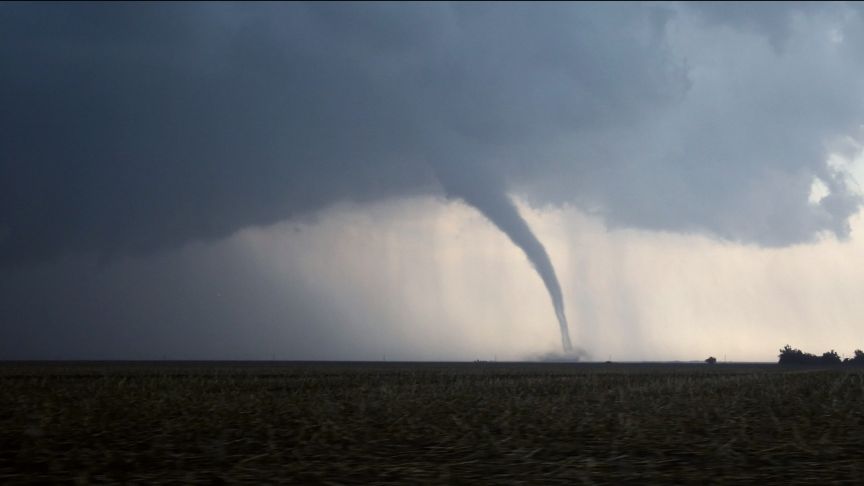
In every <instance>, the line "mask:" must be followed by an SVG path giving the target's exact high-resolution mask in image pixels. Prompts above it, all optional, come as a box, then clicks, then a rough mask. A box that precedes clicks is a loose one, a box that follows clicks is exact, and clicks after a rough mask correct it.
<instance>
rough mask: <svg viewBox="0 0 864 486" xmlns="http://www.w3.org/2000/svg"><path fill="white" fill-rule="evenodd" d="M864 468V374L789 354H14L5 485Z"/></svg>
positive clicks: (828, 472) (5, 390) (643, 479)
mask: <svg viewBox="0 0 864 486" xmlns="http://www.w3.org/2000/svg"><path fill="white" fill-rule="evenodd" d="M757 480H758V481H760V482H763V483H776V484H790V483H816V484H820V483H825V482H835V483H849V484H851V483H858V484H860V483H862V482H864V375H862V373H861V371H859V370H849V369H834V370H820V369H813V368H797V369H791V370H790V369H785V368H780V367H779V366H776V365H732V364H729V365H726V364H722V365H714V366H709V365H704V364H670V365H640V364H632V365H629V364H620V365H619V364H564V363H561V364H522V363H462V364H452V363H422V364H415V363H224V362H211V363H172V362H160V363H4V364H0V483H2V484H18V483H36V482H46V481H47V482H59V481H65V482H78V483H101V482H142V483H159V482H172V483H187V484H188V483H193V484H194V483H206V484H210V483H237V482H248V483H256V484H260V483H277V482H290V483H295V484H324V483H329V484H344V483H348V484H403V483H415V484H416V483H426V484H428V483H439V484H440V483H448V484H476V483H478V482H483V483H500V484H522V483H551V484H555V483H558V484H598V483H599V484H603V483H621V482H622V481H623V482H632V483H670V482H674V483H706V482H707V483H717V482H733V481H737V482H751V481H757Z"/></svg>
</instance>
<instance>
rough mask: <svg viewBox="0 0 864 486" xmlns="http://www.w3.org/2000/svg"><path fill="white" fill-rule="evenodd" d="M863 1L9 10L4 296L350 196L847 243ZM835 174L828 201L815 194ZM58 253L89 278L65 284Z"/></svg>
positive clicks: (745, 237)
mask: <svg viewBox="0 0 864 486" xmlns="http://www.w3.org/2000/svg"><path fill="white" fill-rule="evenodd" d="M861 15H862V14H861V11H860V8H858V7H856V6H854V5H853V6H847V5H846V4H830V5H827V6H822V5H819V4H783V5H775V4H756V5H751V4H749V3H748V4H731V5H729V4H723V6H722V8H721V7H720V6H718V5H716V4H683V5H682V4H662V5H656V4H609V5H607V4H564V5H559V4H540V5H537V4H506V5H486V4H473V3H456V4H444V3H434V4H420V5H412V6H408V5H401V4H383V5H380V4H378V5H371V4H361V5H357V4H300V3H291V4H252V5H249V4H245V3H244V4H224V3H214V4H191V3H190V4H143V5H139V4H104V3H102V4H70V5H63V4H49V5H42V4H35V3H34V4H14V3H12V4H9V3H7V4H2V5H0V63H2V65H3V74H2V75H0V147H2V151H0V267H2V268H3V269H4V274H3V275H0V289H2V290H3V291H2V293H0V308H2V309H3V310H4V314H6V315H7V316H9V315H14V316H18V317H16V319H18V320H20V321H22V322H23V321H27V320H28V319H30V320H40V321H42V322H48V321H53V320H57V319H60V317H59V315H58V316H54V317H51V316H48V315H43V314H40V313H41V312H48V310H44V311H39V312H36V314H39V315H40V316H42V317H38V319H37V317H33V316H34V315H35V314H33V312H35V311H33V309H35V308H36V307H38V306H34V307H26V306H24V307H22V306H23V305H24V304H22V303H21V302H23V301H22V298H23V297H22V294H21V293H20V291H19V289H21V288H23V287H22V285H21V284H22V282H26V281H28V279H35V278H37V277H36V276H38V275H43V279H52V280H57V281H58V282H66V285H67V286H68V287H69V288H72V287H74V286H75V285H76V284H75V282H76V277H75V275H78V274H87V275H89V274H90V273H92V272H93V271H95V270H93V268H91V267H89V266H83V267H80V268H78V267H75V268H73V267H71V266H68V265H67V264H66V263H62V262H64V261H66V260H64V258H76V257H77V255H80V254H85V255H89V256H96V257H98V258H101V259H103V261H107V262H112V261H114V260H112V257H116V256H118V255H123V256H125V255H151V256H153V257H154V258H158V257H159V255H160V254H161V253H162V252H165V251H167V250H171V249H177V248H181V247H182V246H183V245H185V244H189V243H190V242H202V241H212V240H218V239H224V238H225V237H227V236H229V235H231V234H234V233H236V232H237V231H239V230H241V229H243V228H248V227H251V226H264V225H269V224H272V223H276V222H279V221H284V220H290V219H295V220H297V219H301V218H307V217H310V216H312V215H315V214H316V212H317V211H318V210H320V209H322V208H325V207H327V206H330V205H333V204H334V203H338V202H340V201H357V202H361V203H363V202H370V201H377V200H382V199H392V198H398V197H401V196H414V195H422V194H449V195H451V196H456V197H460V198H462V199H464V200H465V201H468V202H469V203H470V202H471V201H478V200H481V199H482V197H483V196H484V195H489V194H493V193H494V194H493V195H494V197H495V200H496V201H500V202H501V203H502V204H504V205H505V206H506V205H507V202H508V200H507V198H506V195H505V194H504V192H507V193H510V194H518V195H520V196H522V197H524V198H525V200H527V201H529V202H530V203H531V204H534V205H538V206H542V205H547V204H553V205H574V206H576V207H578V208H580V209H582V210H585V211H587V212H590V213H592V214H595V215H599V216H601V217H602V218H603V219H604V220H605V222H606V224H607V225H609V226H610V227H637V228H647V229H656V230H667V231H676V232H698V233H707V234H710V235H713V236H716V237H719V238H723V239H727V240H732V241H739V242H746V243H755V244H759V245H768V246H773V245H776V246H783V245H789V244H794V243H800V242H808V241H813V240H814V239H815V238H816V237H817V236H818V235H820V234H823V233H825V232H829V233H833V234H834V235H836V236H838V237H840V238H843V237H846V236H847V235H848V234H849V218H850V216H851V215H853V214H855V213H856V212H857V211H858V210H859V209H860V205H861V200H860V196H859V195H858V193H857V192H856V190H855V189H854V186H855V184H854V181H853V180H852V179H851V177H850V176H849V174H848V173H847V172H846V170H845V169H844V168H843V167H834V166H831V165H829V164H828V163H827V162H826V160H827V158H828V155H829V151H830V150H833V149H835V148H836V147H838V146H839V143H840V142H841V141H842V139H843V137H852V138H855V139H857V140H858V141H859V142H860V141H861V122H862V115H864V105H862V103H864V101H862V100H864V97H862V95H864V92H862V91H864V86H862V84H861V82H860V79H862V78H864V72H862V62H861V60H860V48H861V47H862V46H864V29H862V27H864V26H862V16H861ZM440 174H449V176H448V177H449V181H441V180H439V175H440ZM816 179H818V180H820V181H821V182H822V183H823V184H824V185H825V187H827V188H828V194H827V195H826V196H825V197H824V198H822V199H821V200H819V201H817V202H815V203H814V202H811V201H810V190H811V186H812V184H813V181H814V180H816ZM490 181H491V182H490ZM442 182H443V184H442ZM448 187H449V189H448ZM453 187H457V188H458V190H457V191H454V190H453V189H452V188H453ZM490 191H492V192H490ZM508 207H509V206H508ZM480 209H481V210H483V208H480ZM483 212H486V213H488V210H484V211H483ZM529 234H530V233H529ZM535 240H536V239H535ZM538 244H539V242H538ZM541 248H542V245H541ZM48 261H59V262H61V263H58V265H60V267H62V268H66V269H68V272H69V277H68V278H67V279H64V278H61V277H58V276H56V275H54V274H50V275H51V277H50V278H49V277H48V276H47V275H49V273H45V274H40V273H39V270H38V268H41V267H40V265H42V264H45V262H48ZM64 265H65V266H64ZM110 266H111V265H109V267H110ZM30 267H32V272H33V273H29V272H31V270H27V268H30ZM60 267H58V268H60ZM22 268H23V269H22ZM57 271H58V272H60V270H57ZM190 271H191V270H190ZM60 273H61V274H64V273H63V272H60ZM64 275H65V274H64ZM112 275H114V274H112ZM115 277H116V278H120V277H119V276H115ZM94 278H96V277H94ZM106 278H107V277H106ZM108 280H112V281H113V278H112V279H108ZM43 284H44V282H43ZM43 284H40V285H43ZM34 285H35V284H34ZM57 285H60V284H59V283H58V284H57ZM94 285H95V284H94ZM103 285H104V286H105V287H111V285H109V284H107V283H104V282H103V284H99V285H97V286H96V287H99V288H101V286H103ZM547 285H549V284H548V282H547ZM552 287H553V288H554V287H555V285H552ZM40 288H42V289H43V290H40V292H41V293H52V292H53V293H55V294H56V295H61V294H63V293H64V292H63V291H62V289H60V288H58V289H55V290H53V291H52V290H51V288H50V286H49V287H44V286H42V287H40ZM94 288H95V287H94ZM46 289H47V290H46ZM298 292H300V291H298ZM300 293H302V292H300ZM553 294H554V291H553ZM554 299H555V297H554V296H553V300H554ZM24 300H26V299H24ZM82 300H83V301H86V300H87V299H82ZM301 300H302V299H301ZM94 305H95V304H94ZM25 307H26V308H27V309H30V310H28V311H27V312H25V311H23V310H21V309H24V308H25ZM60 308H62V306H60ZM15 309H18V310H15ZM91 310H92V309H91ZM88 312H91V311H87V312H84V311H83V310H82V311H81V312H80V314H81V315H94V314H92V313H91V314H88ZM178 312H179V311H178ZM184 312H186V311H184ZM28 316H29V317H28ZM97 317H98V316H97ZM205 317H206V316H203V317H202V316H198V317H197V318H200V319H204V318H205ZM197 318H196V319H197ZM94 319H95V320H97V321H100V322H101V321H105V322H107V321H108V320H110V316H101V317H98V318H96V317H94ZM22 332H23V331H22ZM325 334H326V333H325ZM322 335H323V334H322Z"/></svg>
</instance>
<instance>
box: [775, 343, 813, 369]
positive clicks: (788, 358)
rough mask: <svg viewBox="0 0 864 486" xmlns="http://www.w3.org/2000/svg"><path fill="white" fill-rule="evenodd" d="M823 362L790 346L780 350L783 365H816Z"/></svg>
mask: <svg viewBox="0 0 864 486" xmlns="http://www.w3.org/2000/svg"><path fill="white" fill-rule="evenodd" d="M820 362H821V359H820V358H819V357H818V356H814V355H812V354H810V353H805V352H804V351H801V350H800V349H795V348H793V347H792V346H789V345H788V344H787V345H786V346H784V347H783V349H781V350H780V364H781V365H816V364H819V363H820Z"/></svg>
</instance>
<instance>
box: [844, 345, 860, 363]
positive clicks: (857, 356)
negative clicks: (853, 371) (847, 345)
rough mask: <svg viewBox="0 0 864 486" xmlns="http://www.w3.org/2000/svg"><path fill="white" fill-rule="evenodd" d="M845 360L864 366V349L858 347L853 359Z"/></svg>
mask: <svg viewBox="0 0 864 486" xmlns="http://www.w3.org/2000/svg"><path fill="white" fill-rule="evenodd" d="M843 362H844V363H847V364H851V365H855V366H864V351H861V350H860V349H856V350H855V356H854V357H853V358H852V359H849V358H846V359H845V360H843Z"/></svg>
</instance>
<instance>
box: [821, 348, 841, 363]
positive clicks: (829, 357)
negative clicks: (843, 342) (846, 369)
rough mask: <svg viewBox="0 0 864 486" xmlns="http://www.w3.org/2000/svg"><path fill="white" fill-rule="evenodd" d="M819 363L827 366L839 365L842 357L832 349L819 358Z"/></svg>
mask: <svg viewBox="0 0 864 486" xmlns="http://www.w3.org/2000/svg"><path fill="white" fill-rule="evenodd" d="M819 362H820V363H821V364H826V365H838V364H840V363H841V360H840V355H839V354H837V351H834V350H833V349H832V350H831V351H827V352H825V353H823V354H822V357H821V358H819Z"/></svg>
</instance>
